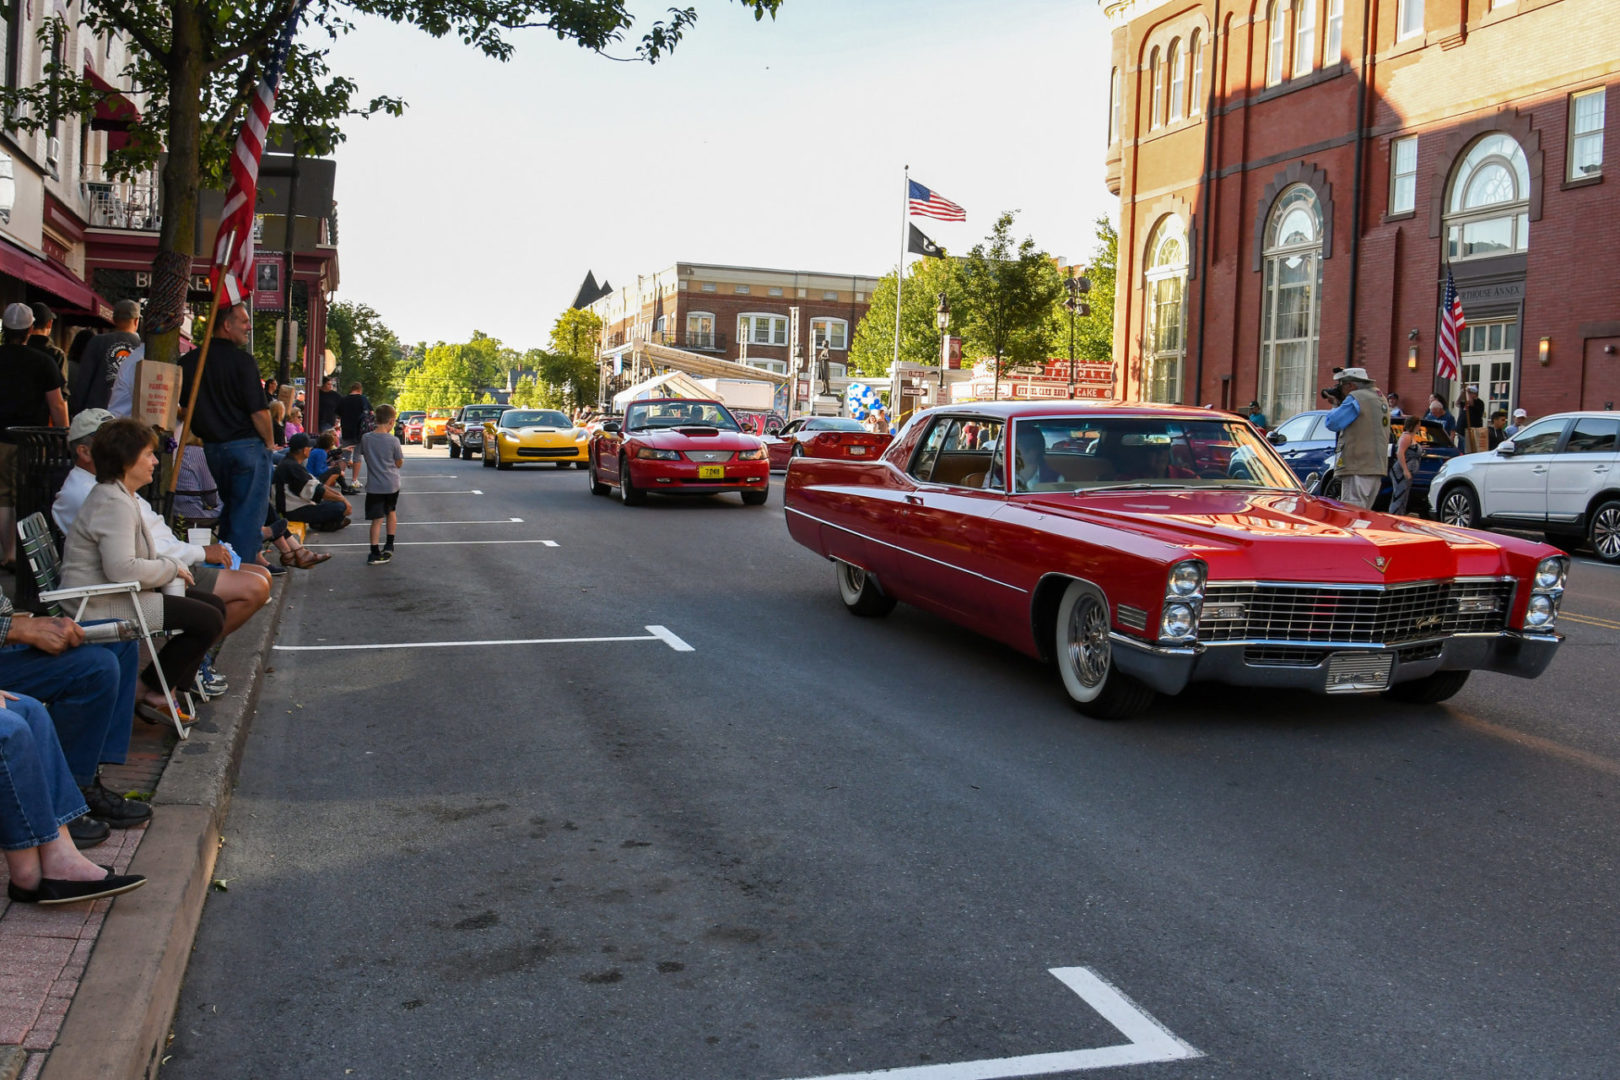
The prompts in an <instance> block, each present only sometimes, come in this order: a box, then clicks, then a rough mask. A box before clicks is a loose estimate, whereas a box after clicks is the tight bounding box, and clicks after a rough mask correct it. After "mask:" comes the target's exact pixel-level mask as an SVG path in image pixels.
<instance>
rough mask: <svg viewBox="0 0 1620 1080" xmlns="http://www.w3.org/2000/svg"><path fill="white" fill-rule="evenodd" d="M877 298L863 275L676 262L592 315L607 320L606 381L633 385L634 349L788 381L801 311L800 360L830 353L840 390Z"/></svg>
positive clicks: (601, 302)
mask: <svg viewBox="0 0 1620 1080" xmlns="http://www.w3.org/2000/svg"><path fill="white" fill-rule="evenodd" d="M875 288H877V279H876V278H873V277H867V276H865V275H861V274H823V273H816V272H812V271H801V270H767V269H761V268H758V267H750V266H716V265H712V264H708V263H690V262H677V263H675V264H673V265H671V266H669V267H667V268H665V269H663V270H659V271H657V272H656V273H652V274H637V275H636V276H635V280H634V281H633V282H632V283H630V284H626V285H624V286H623V287H621V288H619V289H616V290H614V291H613V292H610V293H608V294H607V295H605V296H603V297H601V298H600V299H598V300H596V301H594V302H593V303H591V304H590V305H589V309H590V310H591V311H593V312H595V313H596V314H597V315H599V316H601V319H602V323H603V331H602V333H603V340H602V357H603V360H604V363H605V364H606V365H607V366H608V370H609V372H612V371H613V370H614V368H615V367H618V368H620V369H621V376H620V381H621V382H625V383H628V382H629V381H633V379H634V375H633V374H632V373H628V372H623V370H622V369H623V366H624V363H625V362H627V361H628V359H629V357H630V355H631V353H632V352H633V345H634V343H635V342H636V341H651V342H655V343H657V344H661V345H669V346H672V347H674V348H677V349H684V350H687V351H689V352H694V353H698V354H700V355H705V356H712V357H716V358H718V359H722V360H736V361H741V362H743V363H747V364H750V365H752V366H754V367H757V368H761V369H763V370H766V371H772V372H775V373H777V374H780V375H786V374H788V373H789V368H790V364H791V362H792V359H793V356H794V339H793V336H792V309H793V308H795V307H797V308H798V309H799V325H798V339H797V344H798V347H799V350H800V355H803V356H810V355H812V354H813V352H814V351H815V347H816V346H817V345H818V344H820V343H825V345H826V348H827V353H828V365H827V366H828V371H827V372H826V373H825V376H822V377H825V378H831V379H834V380H842V379H843V378H844V374H845V358H846V357H847V356H848V355H849V345H850V342H851V341H852V340H853V339H854V334H855V326H856V324H858V323H859V322H860V321H861V317H862V316H863V315H865V314H866V309H867V308H868V307H869V306H871V298H872V290H873V289H875ZM615 358H619V363H617V364H615ZM818 374H819V373H818ZM821 388H823V387H821V386H818V389H821ZM806 390H807V391H808V385H807V386H806Z"/></svg>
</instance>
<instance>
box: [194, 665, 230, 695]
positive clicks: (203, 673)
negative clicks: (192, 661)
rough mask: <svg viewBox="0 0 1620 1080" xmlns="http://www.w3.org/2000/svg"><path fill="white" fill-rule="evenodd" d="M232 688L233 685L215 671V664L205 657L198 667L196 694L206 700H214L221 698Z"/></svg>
mask: <svg viewBox="0 0 1620 1080" xmlns="http://www.w3.org/2000/svg"><path fill="white" fill-rule="evenodd" d="M230 688H231V684H230V683H228V682H226V681H225V676H223V675H221V674H220V673H219V672H217V671H215V670H214V665H213V662H212V661H210V660H209V659H208V658H207V657H206V656H205V657H203V661H202V663H201V664H199V665H198V666H197V688H196V691H195V692H196V693H199V694H201V695H202V696H203V697H205V698H214V697H219V696H220V695H221V694H223V693H225V691H227V690H229V689H230Z"/></svg>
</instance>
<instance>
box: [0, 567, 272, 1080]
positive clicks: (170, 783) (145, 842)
mask: <svg viewBox="0 0 1620 1080" xmlns="http://www.w3.org/2000/svg"><path fill="white" fill-rule="evenodd" d="M294 573H296V571H294ZM288 582H289V577H288V576H283V577H280V578H277V584H276V588H275V594H274V595H273V596H272V597H271V600H270V603H269V604H267V605H265V608H264V610H263V611H261V612H260V613H259V614H258V615H256V616H255V617H254V618H253V619H252V621H250V622H249V623H248V624H247V625H246V626H245V627H243V628H242V629H241V630H239V631H237V633H235V634H234V635H232V636H231V637H230V638H229V639H228V640H227V641H226V643H225V646H224V648H223V649H221V650H220V654H219V659H218V663H217V664H216V667H217V668H218V670H219V671H220V672H221V673H222V674H224V675H225V677H226V678H227V679H229V680H230V684H231V690H230V693H228V694H226V695H225V696H223V697H220V698H216V699H215V700H214V701H213V702H212V703H210V704H208V705H205V706H203V707H202V716H201V718H200V719H199V720H198V721H197V723H195V724H193V725H192V727H191V737H190V738H188V739H186V740H185V741H184V742H182V741H181V740H180V739H179V737H178V736H177V735H176V734H175V732H174V729H173V728H172V727H171V726H169V725H166V724H165V725H162V726H158V725H152V724H148V723H146V722H144V721H136V722H135V726H134V737H133V739H132V741H131V745H130V751H129V756H128V760H127V761H126V763H125V764H123V765H120V766H110V765H109V766H106V767H104V768H103V769H102V779H103V781H104V782H105V783H106V785H107V786H108V787H109V788H111V789H112V790H114V791H118V792H121V793H124V794H128V793H129V792H150V793H151V801H152V806H153V815H152V821H151V822H150V823H149V824H148V825H146V826H144V827H143V828H139V829H126V830H123V831H119V830H116V829H115V830H114V831H113V834H112V836H111V838H110V839H108V840H107V842H106V843H103V844H100V845H98V846H97V847H94V848H91V849H89V850H88V851H87V852H86V853H85V854H86V855H88V856H89V857H90V858H91V859H92V860H93V861H95V862H98V863H104V864H107V865H110V866H112V867H113V868H114V869H115V870H116V871H118V872H119V873H135V874H145V875H146V877H147V883H146V885H145V886H144V887H142V888H140V889H137V890H135V891H134V892H132V893H128V894H126V895H124V896H120V897H116V898H114V899H111V900H98V901H96V902H95V903H93V904H89V905H85V904H72V905H68V906H66V907H61V908H38V907H33V906H31V905H27V904H13V903H11V902H10V901H8V900H6V899H5V898H4V893H3V892H0V1080H19V1078H20V1080H87V1078H91V1077H93V1078H95V1080H137V1078H140V1077H151V1076H154V1075H156V1073H157V1070H158V1066H159V1065H160V1064H161V1062H162V1060H163V1055H164V1052H165V1049H166V1047H167V1045H168V1041H169V1028H170V1024H171V1023H172V1021H173V1018H174V1010H175V1006H176V1004H177V1002H178V1000H179V995H180V984H181V981H182V979H183V978H184V976H185V971H186V961H187V959H188V958H189V957H190V955H191V945H192V940H193V939H194V938H195V936H196V933H197V924H198V921H199V920H200V919H201V917H202V907H203V901H204V900H205V899H206V898H207V894H208V888H209V885H210V883H211V881H212V874H213V869H214V859H215V856H216V855H217V853H218V851H219V845H220V829H221V827H222V826H223V824H224V821H225V813H226V810H227V809H228V807H229V803H230V795H231V788H232V787H233V785H234V783H235V779H236V768H237V762H238V759H239V757H240V754H241V748H242V744H243V742H244V741H245V739H246V736H247V730H248V723H247V721H248V718H249V717H251V716H252V715H253V709H254V705H255V704H256V702H257V701H258V697H259V688H260V686H261V684H262V681H263V678H264V668H265V658H266V657H267V656H268V655H269V650H270V643H271V640H272V639H273V638H274V636H275V631H276V625H277V623H278V622H279V621H280V619H281V610H282V607H283V606H284V605H285V603H286V597H287V585H288ZM5 880H6V874H5V867H4V864H3V862H0V883H3V882H4V881H5Z"/></svg>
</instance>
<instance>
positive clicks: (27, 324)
mask: <svg viewBox="0 0 1620 1080" xmlns="http://www.w3.org/2000/svg"><path fill="white" fill-rule="evenodd" d="M0 321H3V322H4V324H5V327H6V329H7V330H29V329H32V328H33V325H34V309H33V308H31V307H29V306H28V305H27V304H11V305H9V306H7V308H6V313H5V315H4V317H3V319H0Z"/></svg>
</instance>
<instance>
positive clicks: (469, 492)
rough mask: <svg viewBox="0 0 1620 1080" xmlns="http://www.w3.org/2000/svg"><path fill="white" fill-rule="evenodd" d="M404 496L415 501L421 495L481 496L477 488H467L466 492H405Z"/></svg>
mask: <svg viewBox="0 0 1620 1080" xmlns="http://www.w3.org/2000/svg"><path fill="white" fill-rule="evenodd" d="M405 494H407V495H409V496H410V497H411V498H413V499H415V498H418V497H419V496H422V495H482V494H483V492H482V491H480V490H478V489H477V488H468V489H467V490H466V491H407V492H405Z"/></svg>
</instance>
